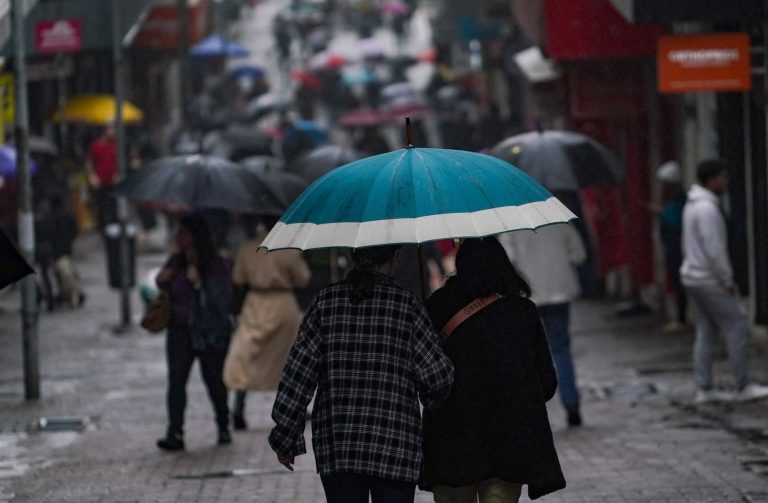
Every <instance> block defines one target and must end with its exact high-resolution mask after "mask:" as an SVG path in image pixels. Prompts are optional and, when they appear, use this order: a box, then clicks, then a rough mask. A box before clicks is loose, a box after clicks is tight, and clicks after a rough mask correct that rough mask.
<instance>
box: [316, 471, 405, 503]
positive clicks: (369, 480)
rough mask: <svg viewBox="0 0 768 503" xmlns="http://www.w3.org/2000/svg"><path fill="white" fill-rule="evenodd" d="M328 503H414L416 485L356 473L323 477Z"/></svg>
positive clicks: (321, 477)
mask: <svg viewBox="0 0 768 503" xmlns="http://www.w3.org/2000/svg"><path fill="white" fill-rule="evenodd" d="M320 480H322V481H323V489H324V490H325V499H326V500H327V501H328V503H368V495H369V494H370V495H371V503H413V498H414V495H415V494H416V484H414V483H411V482H402V481H399V480H388V479H382V478H378V477H371V476H369V475H358V474H355V473H334V474H332V475H321V476H320Z"/></svg>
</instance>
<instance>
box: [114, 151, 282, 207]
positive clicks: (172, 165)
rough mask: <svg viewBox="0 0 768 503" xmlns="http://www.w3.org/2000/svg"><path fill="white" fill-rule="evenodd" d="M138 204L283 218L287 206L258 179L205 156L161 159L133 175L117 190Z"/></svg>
mask: <svg viewBox="0 0 768 503" xmlns="http://www.w3.org/2000/svg"><path fill="white" fill-rule="evenodd" d="M115 191H116V194H117V195H122V196H125V197H127V198H129V199H133V200H135V201H144V202H162V203H168V204H170V205H182V206H186V207H190V208H220V209H225V210H232V211H239V212H242V213H252V214H259V215H280V214H281V213H282V212H283V210H285V205H284V203H283V201H281V200H280V199H279V198H278V197H277V196H276V195H275V194H274V193H273V192H272V190H271V188H270V187H269V186H268V185H266V184H265V183H264V182H263V181H262V180H261V178H260V177H259V176H257V175H256V174H254V173H253V172H252V171H250V170H247V169H244V168H243V167H242V166H240V165H239V164H235V163H233V162H230V161H227V160H226V159H221V158H218V157H212V156H206V155H187V156H172V157H161V158H160V159H156V160H154V161H152V162H150V163H148V164H147V165H146V166H144V167H143V168H141V169H140V170H138V171H134V172H132V173H131V174H130V175H129V176H128V177H127V178H126V179H125V181H124V182H122V183H121V184H120V185H119V186H118V187H117V188H116V189H115Z"/></svg>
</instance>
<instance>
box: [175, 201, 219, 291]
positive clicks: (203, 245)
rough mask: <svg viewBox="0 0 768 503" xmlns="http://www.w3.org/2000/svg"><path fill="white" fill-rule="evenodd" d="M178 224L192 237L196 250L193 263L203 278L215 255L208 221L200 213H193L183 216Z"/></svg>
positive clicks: (206, 274)
mask: <svg viewBox="0 0 768 503" xmlns="http://www.w3.org/2000/svg"><path fill="white" fill-rule="evenodd" d="M179 225H181V226H182V227H183V228H184V229H186V230H187V231H188V232H189V234H190V236H191V237H192V245H193V246H194V247H195V251H196V252H197V264H195V265H196V267H197V270H198V271H199V272H200V277H201V278H205V277H206V276H208V271H209V270H210V267H211V262H212V261H213V258H214V257H215V256H216V248H215V247H214V246H213V239H211V233H210V230H209V229H208V223H207V222H206V221H205V218H204V217H203V216H202V215H200V214H197V213H193V214H191V215H185V216H183V217H182V218H181V220H180V221H179ZM185 260H186V258H185Z"/></svg>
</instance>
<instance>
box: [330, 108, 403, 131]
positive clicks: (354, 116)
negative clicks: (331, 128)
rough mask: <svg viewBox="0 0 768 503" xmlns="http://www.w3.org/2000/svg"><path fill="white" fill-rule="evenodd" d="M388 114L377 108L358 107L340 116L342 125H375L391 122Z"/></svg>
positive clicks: (339, 122) (339, 121) (340, 124)
mask: <svg viewBox="0 0 768 503" xmlns="http://www.w3.org/2000/svg"><path fill="white" fill-rule="evenodd" d="M389 120H390V117H389V115H388V114H383V113H381V112H379V111H378V110H376V109H375V108H369V107H366V108H358V109H355V110H352V111H350V112H347V113H346V114H344V115H342V116H341V117H339V120H338V124H339V126H341V127H374V126H381V125H382V124H385V123H387V122H389Z"/></svg>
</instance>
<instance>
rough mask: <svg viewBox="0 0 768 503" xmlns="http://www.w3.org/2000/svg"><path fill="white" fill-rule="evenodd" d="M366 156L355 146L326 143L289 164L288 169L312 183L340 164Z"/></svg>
mask: <svg viewBox="0 0 768 503" xmlns="http://www.w3.org/2000/svg"><path fill="white" fill-rule="evenodd" d="M365 156H366V154H364V153H363V152H360V151H359V150H355V149H353V148H349V147H342V146H340V145H325V146H322V147H317V148H315V149H313V150H310V151H309V152H307V153H306V154H303V155H302V156H301V157H299V158H298V159H296V160H295V161H294V162H292V163H291V164H289V165H288V167H287V168H286V169H287V170H288V171H290V172H291V173H295V174H297V175H299V176H301V177H302V178H304V179H305V180H307V181H308V182H310V183H311V182H314V181H315V180H317V179H318V178H320V177H321V176H323V175H325V174H326V173H328V172H330V171H332V170H334V169H336V168H338V167H339V166H343V165H344V164H348V163H350V162H352V161H356V160H358V159H362V158H363V157H365Z"/></svg>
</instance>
